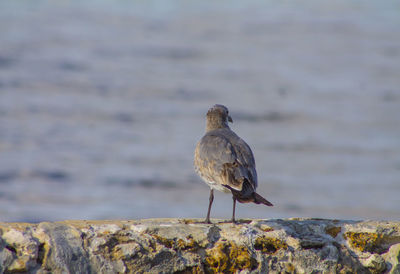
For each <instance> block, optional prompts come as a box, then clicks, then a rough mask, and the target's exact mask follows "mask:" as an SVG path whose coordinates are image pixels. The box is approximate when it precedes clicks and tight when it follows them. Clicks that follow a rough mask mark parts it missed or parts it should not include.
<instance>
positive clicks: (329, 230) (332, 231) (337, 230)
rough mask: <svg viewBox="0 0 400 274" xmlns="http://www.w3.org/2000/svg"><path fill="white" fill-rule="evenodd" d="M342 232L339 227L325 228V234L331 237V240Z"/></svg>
mask: <svg viewBox="0 0 400 274" xmlns="http://www.w3.org/2000/svg"><path fill="white" fill-rule="evenodd" d="M341 231H342V228H341V227H340V226H328V227H326V228H325V232H326V234H329V235H331V236H332V238H336V236H337V235H338V234H339V233H340V232H341Z"/></svg>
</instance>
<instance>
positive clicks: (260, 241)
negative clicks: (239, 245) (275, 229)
mask: <svg viewBox="0 0 400 274" xmlns="http://www.w3.org/2000/svg"><path fill="white" fill-rule="evenodd" d="M287 247H288V245H287V244H286V243H285V242H284V241H282V240H280V239H278V238H273V237H266V236H264V235H263V236H261V237H257V238H256V239H255V241H254V248H255V249H256V250H260V251H261V252H262V253H267V254H274V253H275V252H277V251H278V250H279V249H282V248H283V249H287Z"/></svg>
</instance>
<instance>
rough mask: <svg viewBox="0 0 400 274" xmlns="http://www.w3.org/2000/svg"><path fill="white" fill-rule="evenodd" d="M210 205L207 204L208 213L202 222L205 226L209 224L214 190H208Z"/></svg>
mask: <svg viewBox="0 0 400 274" xmlns="http://www.w3.org/2000/svg"><path fill="white" fill-rule="evenodd" d="M209 201H210V203H209V204H208V211H207V217H206V220H205V221H204V222H205V223H206V224H211V222H210V211H211V205H212V203H213V201H214V189H212V188H211V189H210V198H209Z"/></svg>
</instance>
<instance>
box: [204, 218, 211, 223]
mask: <svg viewBox="0 0 400 274" xmlns="http://www.w3.org/2000/svg"><path fill="white" fill-rule="evenodd" d="M204 223H205V224H212V223H211V221H210V219H205V220H204Z"/></svg>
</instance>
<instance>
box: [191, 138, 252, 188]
mask: <svg viewBox="0 0 400 274" xmlns="http://www.w3.org/2000/svg"><path fill="white" fill-rule="evenodd" d="M230 139H231V138H229V136H228V137H227V136H224V134H218V133H208V134H206V135H205V136H204V137H203V138H202V139H201V140H200V142H199V143H198V144H197V146H196V151H195V166H196V169H197V171H198V172H200V173H201V174H202V176H203V177H205V178H208V179H209V181H214V182H215V183H218V184H221V185H224V186H226V187H229V188H233V189H235V190H238V191H241V190H242V187H243V182H244V181H245V180H247V181H248V182H250V184H251V186H255V187H256V185H257V175H256V173H255V166H254V158H253V154H252V153H251V150H250V148H249V147H248V146H247V144H246V143H245V142H244V141H243V140H241V139H240V138H239V140H240V141H241V142H240V141H239V142H238V143H236V142H234V143H233V142H232V141H231V140H230ZM255 187H254V189H255Z"/></svg>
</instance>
